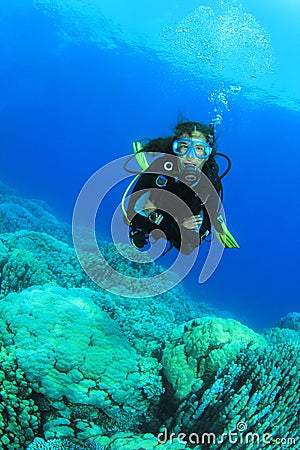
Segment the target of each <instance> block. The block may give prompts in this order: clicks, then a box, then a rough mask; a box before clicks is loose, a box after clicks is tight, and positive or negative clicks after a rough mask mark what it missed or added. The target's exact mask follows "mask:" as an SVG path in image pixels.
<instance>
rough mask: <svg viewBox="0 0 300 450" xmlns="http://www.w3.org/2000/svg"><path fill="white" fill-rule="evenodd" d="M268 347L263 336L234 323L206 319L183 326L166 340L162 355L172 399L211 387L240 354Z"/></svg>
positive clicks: (179, 398) (225, 320)
mask: <svg viewBox="0 0 300 450" xmlns="http://www.w3.org/2000/svg"><path fill="white" fill-rule="evenodd" d="M265 343H266V342H265V339H264V338H263V337H262V336H261V335H258V334H257V333H255V332H254V331H253V330H251V329H250V328H248V327H246V326H245V325H242V324H241V323H239V322H237V321H236V320H233V319H221V318H211V317H203V318H201V319H196V320H192V321H190V322H188V323H186V324H184V325H181V326H180V327H178V328H177V329H176V330H175V331H174V332H173V333H171V334H170V335H169V336H168V337H167V339H166V344H165V348H164V351H163V358H162V364H163V367H164V375H165V377H166V379H167V380H168V382H169V383H170V385H171V386H172V389H169V390H170V393H171V395H172V396H174V398H175V399H176V400H177V401H181V400H183V399H184V398H186V397H187V396H188V395H189V394H190V393H191V392H195V391H198V390H199V389H200V388H201V387H203V386H204V385H206V384H207V383H208V384H209V383H210V380H211V379H212V378H213V377H214V376H215V374H216V373H217V371H218V369H220V368H223V367H224V366H225V365H226V364H228V363H229V362H231V361H233V360H234V358H235V357H236V355H237V354H238V353H239V352H240V351H241V350H243V349H245V348H248V349H250V348H253V347H255V346H258V345H265Z"/></svg>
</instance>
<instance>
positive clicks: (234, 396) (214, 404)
mask: <svg viewBox="0 0 300 450" xmlns="http://www.w3.org/2000/svg"><path fill="white" fill-rule="evenodd" d="M299 370H300V345H299V344H297V343H289V344H281V345H279V346H270V347H265V348H260V347H258V348H256V349H250V350H249V349H248V350H247V351H244V352H242V353H241V354H239V355H238V356H237V357H236V359H235V361H234V362H232V363H230V364H228V365H226V367H225V368H224V369H223V370H221V371H219V372H218V374H217V376H216V378H215V380H214V382H213V383H212V384H211V386H210V387H209V388H208V389H205V388H203V389H200V390H199V391H198V392H195V393H193V394H192V395H191V396H190V397H189V398H188V399H186V400H185V401H184V402H182V403H181V405H180V407H179V408H178V410H177V412H176V414H175V419H174V420H173V423H172V424H170V423H169V428H168V430H169V432H173V433H175V435H177V434H178V433H179V432H184V433H186V434H187V435H191V433H194V435H193V436H194V438H195V437H198V438H199V439H200V443H201V441H202V439H204V440H203V442H202V445H201V449H214V450H215V449H218V450H221V449H222V450H223V449H225V450H227V449H228V450H229V449H232V448H233V443H232V441H231V442H229V440H228V437H229V435H230V433H236V434H235V435H233V436H234V437H235V438H237V439H238V442H239V443H241V446H240V447H239V448H245V449H246V448H247V449H248V448H254V447H251V440H250V444H249V441H248V444H249V446H247V445H246V434H248V439H251V438H254V439H255V440H254V442H256V443H257V439H258V438H259V439H260V445H259V448H271V449H275V448H278V444H277V443H276V438H277V437H279V438H280V439H291V440H293V442H294V444H295V443H296V442H297V439H298V438H299V431H300V427H299V423H300V407H299V404H300V391H299ZM208 433H210V444H209V443H208V436H207V434H208ZM263 437H265V438H266V440H267V442H264V443H263V442H262V440H263ZM216 438H218V439H216ZM194 443H195V439H194ZM196 443H198V442H196ZM252 445H253V442H252ZM255 448H256V447H255ZM295 448H296V447H295Z"/></svg>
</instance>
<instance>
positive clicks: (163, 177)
mask: <svg viewBox="0 0 300 450" xmlns="http://www.w3.org/2000/svg"><path fill="white" fill-rule="evenodd" d="M171 165H173V168H172V170H170V166H171ZM209 167H210V165H209V164H208V165H207V167H205V165H204V167H203V173H205V172H206V173H205V174H206V177H205V176H203V175H202V174H201V172H200V181H199V182H198V184H197V185H196V186H195V187H194V190H192V189H191V188H190V187H189V186H187V185H186V184H185V183H184V182H183V180H182V179H181V176H180V175H181V174H180V172H179V171H178V169H177V158H176V157H175V158H174V157H173V156H169V155H164V156H163V157H160V158H158V159H156V160H155V161H154V162H153V163H152V164H151V166H150V167H149V168H148V169H147V170H146V171H145V172H144V173H143V174H142V175H141V176H140V177H139V179H138V180H137V182H136V184H135V186H134V189H133V191H132V194H131V197H130V200H129V205H128V210H127V214H128V218H129V220H130V237H131V238H133V241H134V243H135V244H136V246H137V247H139V248H142V247H143V246H144V245H145V244H146V243H147V239H148V237H149V234H150V233H152V232H153V230H160V231H162V232H163V233H164V234H165V236H166V239H167V240H168V241H169V242H170V243H171V246H174V247H176V248H177V249H178V250H179V251H180V252H181V253H184V254H189V253H191V252H192V251H193V250H194V249H195V248H196V247H198V246H199V245H200V244H201V242H202V240H203V239H205V238H206V237H207V236H208V235H209V234H210V232H211V227H212V224H213V225H215V226H218V222H217V220H216V217H217V209H218V204H219V195H218V194H219V191H220V190H221V188H222V186H221V183H220V182H218V183H216V182H214V181H215V180H217V174H216V173H215V172H216V171H218V167H217V165H216V163H215V162H214V167H215V169H214V170H209ZM166 168H168V170H166ZM151 171H155V172H157V173H151ZM208 178H209V180H208ZM211 183H213V184H211ZM170 194H174V195H173V196H172V197H171V196H170ZM147 199H149V200H150V201H151V202H152V203H154V205H155V207H156V209H157V210H158V211H159V213H161V215H162V220H161V222H160V223H159V224H156V223H153V222H151V220H150V218H151V217H150V216H149V217H147V215H146V214H145V213H144V212H143V210H142V207H141V206H140V205H144V203H145V201H146V200H147ZM182 201H183V203H182ZM139 204H140V205H139ZM193 215H194V216H196V215H200V216H201V220H202V223H201V225H200V227H199V229H197V230H189V229H186V228H185V227H183V226H182V225H181V224H182V222H183V221H184V220H185V219H186V218H188V217H190V216H193ZM156 234H157V232H155V233H154V234H153V236H155V235H156Z"/></svg>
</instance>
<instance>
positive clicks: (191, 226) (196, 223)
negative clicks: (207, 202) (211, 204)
mask: <svg viewBox="0 0 300 450" xmlns="http://www.w3.org/2000/svg"><path fill="white" fill-rule="evenodd" d="M181 225H182V226H183V227H184V228H186V229H187V230H198V229H199V228H200V226H201V225H202V218H201V217H200V215H197V216H191V217H187V218H186V219H184V221H183V222H182V224H181Z"/></svg>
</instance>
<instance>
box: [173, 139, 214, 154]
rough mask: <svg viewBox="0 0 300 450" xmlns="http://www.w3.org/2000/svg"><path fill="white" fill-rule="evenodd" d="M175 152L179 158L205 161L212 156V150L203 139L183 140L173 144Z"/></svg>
mask: <svg viewBox="0 0 300 450" xmlns="http://www.w3.org/2000/svg"><path fill="white" fill-rule="evenodd" d="M173 152H174V154H175V155H178V156H189V157H190V158H195V157H196V158H198V159H205V158H208V157H209V155H210V154H211V152H212V148H211V147H210V145H209V144H208V143H207V142H206V141H204V140H203V139H190V138H182V139H177V140H176V141H174V142H173Z"/></svg>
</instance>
